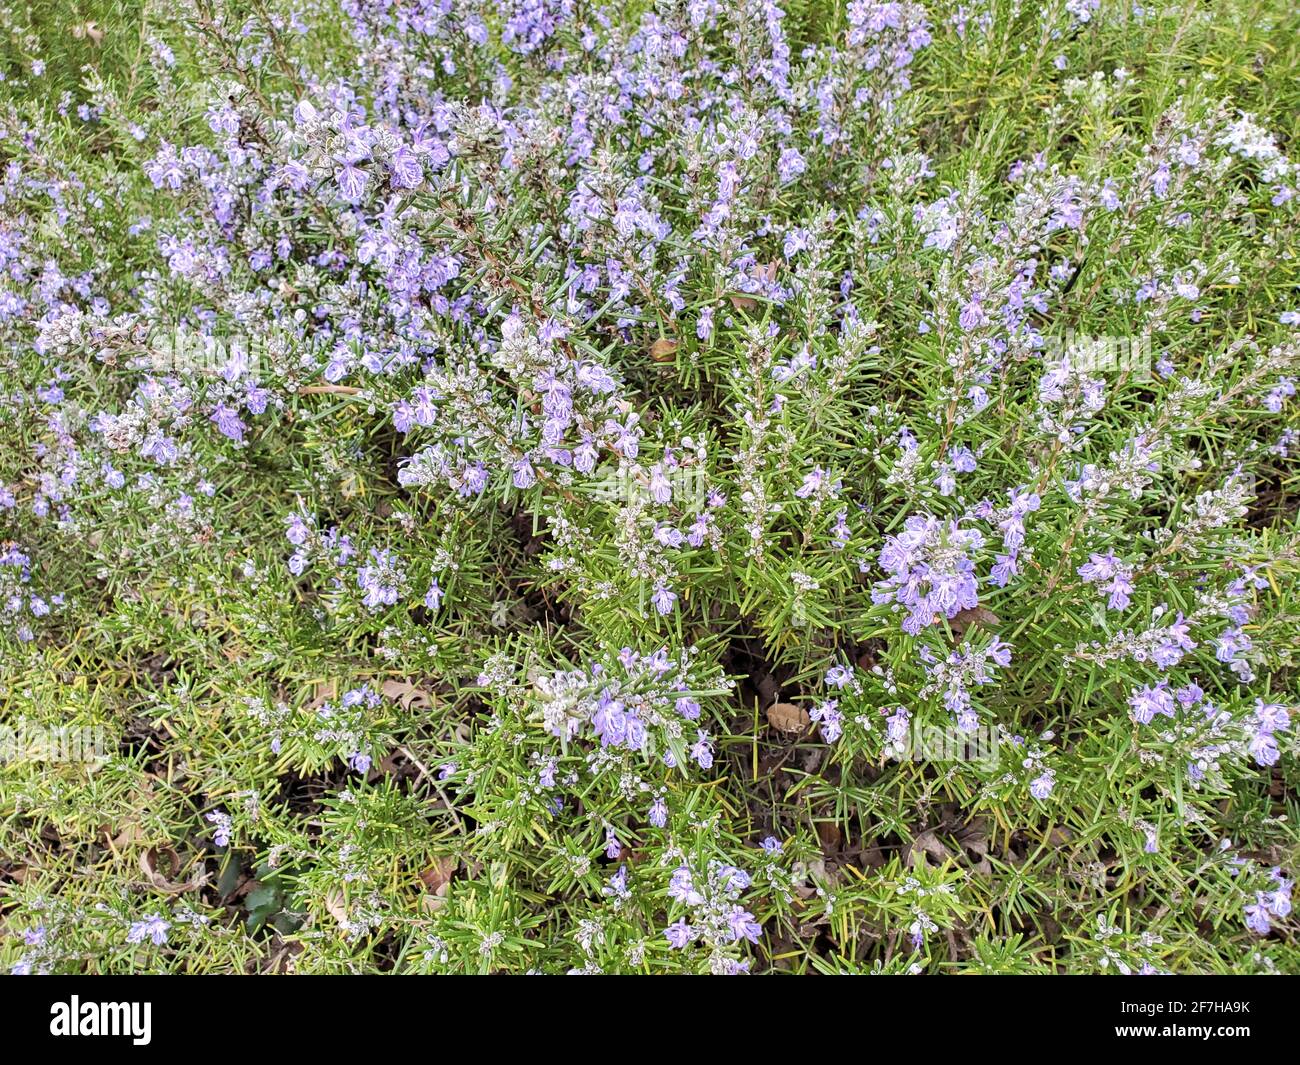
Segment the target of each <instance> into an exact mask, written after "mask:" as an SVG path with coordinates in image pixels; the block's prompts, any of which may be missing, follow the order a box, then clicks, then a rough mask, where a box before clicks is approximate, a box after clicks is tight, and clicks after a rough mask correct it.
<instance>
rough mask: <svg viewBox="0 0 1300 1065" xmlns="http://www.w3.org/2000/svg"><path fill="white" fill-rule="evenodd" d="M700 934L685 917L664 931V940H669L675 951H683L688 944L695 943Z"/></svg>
mask: <svg viewBox="0 0 1300 1065" xmlns="http://www.w3.org/2000/svg"><path fill="white" fill-rule="evenodd" d="M698 934H699V933H698V932H696V931H695V929H694V928H692V927H691V926H690V925H689V924H687V923H686V918H685V917H683V918H682V919H681V920H679V921H677V922H676V923H674V924H670V925H669V926H668V927H667V928H665V929H664V938H665V939H667V940H668V945H669V946H671V947H672V948H673V949H674V950H682V949H683V948H685V947H686V946H687V944H689V943H692V942H694V940H695V937H696V936H697V935H698Z"/></svg>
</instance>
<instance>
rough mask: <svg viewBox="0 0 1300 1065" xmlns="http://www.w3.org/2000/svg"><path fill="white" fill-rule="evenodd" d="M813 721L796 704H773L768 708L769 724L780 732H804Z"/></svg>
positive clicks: (805, 711) (806, 712)
mask: <svg viewBox="0 0 1300 1065" xmlns="http://www.w3.org/2000/svg"><path fill="white" fill-rule="evenodd" d="M811 721H812V719H811V718H810V717H809V716H808V711H807V710H805V709H804V708H803V707H802V706H795V704H794V703H773V704H772V705H771V706H769V707H768V708H767V723H768V724H769V725H771V726H772V727H773V728H774V729H776V730H777V731H778V732H803V731H804V730H805V729H806V728H807V727H808V726H809V724H810V723H811Z"/></svg>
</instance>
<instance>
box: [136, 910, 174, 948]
mask: <svg viewBox="0 0 1300 1065" xmlns="http://www.w3.org/2000/svg"><path fill="white" fill-rule="evenodd" d="M169 928H171V922H170V921H164V920H163V919H162V916H161V915H160V914H156V913H154V914H150V915H149V916H148V917H146V918H145V919H144V920H143V921H135V922H134V923H133V924H132V925H131V927H130V928H129V929H128V930H127V933H126V941H127V942H128V943H143V942H144V941H145V940H146V939H148V940H150V941H151V942H152V943H153V944H154V945H155V946H158V947H161V946H162V945H163V944H164V943H166V942H167V930H168V929H169Z"/></svg>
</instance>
